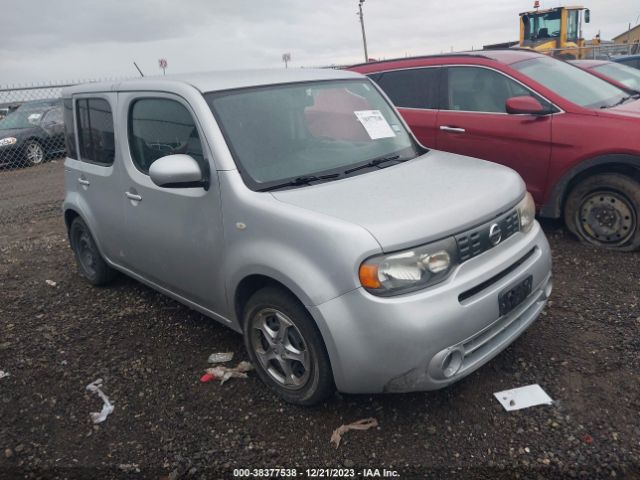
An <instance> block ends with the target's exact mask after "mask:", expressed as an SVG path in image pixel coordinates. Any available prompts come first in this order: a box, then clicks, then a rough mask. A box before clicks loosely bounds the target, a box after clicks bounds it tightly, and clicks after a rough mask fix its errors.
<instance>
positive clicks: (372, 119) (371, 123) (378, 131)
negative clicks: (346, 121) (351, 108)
mask: <svg viewBox="0 0 640 480" xmlns="http://www.w3.org/2000/svg"><path fill="white" fill-rule="evenodd" d="M353 113H355V114H356V117H357V118H358V120H359V121H360V123H361V124H362V126H363V127H364V129H365V130H366V131H367V134H369V137H370V138H371V140H378V139H379V138H391V137H395V136H396V134H395V133H394V131H393V130H392V129H391V126H390V125H389V122H387V120H386V119H385V118H384V117H383V116H382V113H381V112H380V110H359V111H356V112H353Z"/></svg>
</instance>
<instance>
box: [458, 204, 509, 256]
mask: <svg viewBox="0 0 640 480" xmlns="http://www.w3.org/2000/svg"><path fill="white" fill-rule="evenodd" d="M519 226H520V219H519V218H518V212H517V211H516V210H514V211H512V212H509V213H507V214H505V215H503V216H501V217H498V218H497V219H495V220H492V221H490V222H487V223H485V224H484V225H481V226H479V227H477V228H474V229H472V230H470V231H468V232H465V233H461V234H460V235H456V236H455V239H456V243H457V244H458V257H459V258H460V262H465V261H467V260H470V259H472V258H473V257H477V256H478V255H480V254H482V253H484V252H486V251H487V250H490V249H491V248H493V247H495V246H496V245H499V244H500V243H502V242H504V241H505V240H506V239H507V238H509V237H511V236H512V235H513V234H515V233H516V232H517V231H518V230H519ZM492 228H493V229H494V232H493V233H494V237H493V241H492V237H491V233H492V230H491V229H492ZM496 229H499V231H500V235H499V237H500V238H499V240H498V241H497V242H496V239H497V238H498V235H497V234H496Z"/></svg>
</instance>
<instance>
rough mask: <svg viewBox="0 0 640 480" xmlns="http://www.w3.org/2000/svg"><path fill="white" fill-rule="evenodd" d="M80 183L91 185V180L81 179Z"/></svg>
mask: <svg viewBox="0 0 640 480" xmlns="http://www.w3.org/2000/svg"><path fill="white" fill-rule="evenodd" d="M78 183H79V184H80V185H91V182H90V181H89V180H85V179H84V178H79V179H78Z"/></svg>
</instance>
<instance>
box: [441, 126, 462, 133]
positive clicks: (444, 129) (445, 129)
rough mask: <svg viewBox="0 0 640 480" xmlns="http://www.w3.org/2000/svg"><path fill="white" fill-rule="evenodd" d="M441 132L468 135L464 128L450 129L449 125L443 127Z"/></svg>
mask: <svg viewBox="0 0 640 480" xmlns="http://www.w3.org/2000/svg"><path fill="white" fill-rule="evenodd" d="M440 130H442V131H443V132H450V133H466V130H465V129H464V128H460V127H449V126H447V125H442V126H441V127H440Z"/></svg>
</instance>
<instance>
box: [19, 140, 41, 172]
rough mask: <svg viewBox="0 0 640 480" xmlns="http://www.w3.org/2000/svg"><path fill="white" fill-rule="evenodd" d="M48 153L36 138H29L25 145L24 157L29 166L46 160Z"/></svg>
mask: <svg viewBox="0 0 640 480" xmlns="http://www.w3.org/2000/svg"><path fill="white" fill-rule="evenodd" d="M45 156H46V153H45V151H44V148H43V147H42V145H40V142H38V141H36V140H29V141H28V142H27V143H25V145H24V159H25V161H26V162H27V166H29V167H33V166H35V165H40V164H41V163H43V162H44V159H45Z"/></svg>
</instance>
